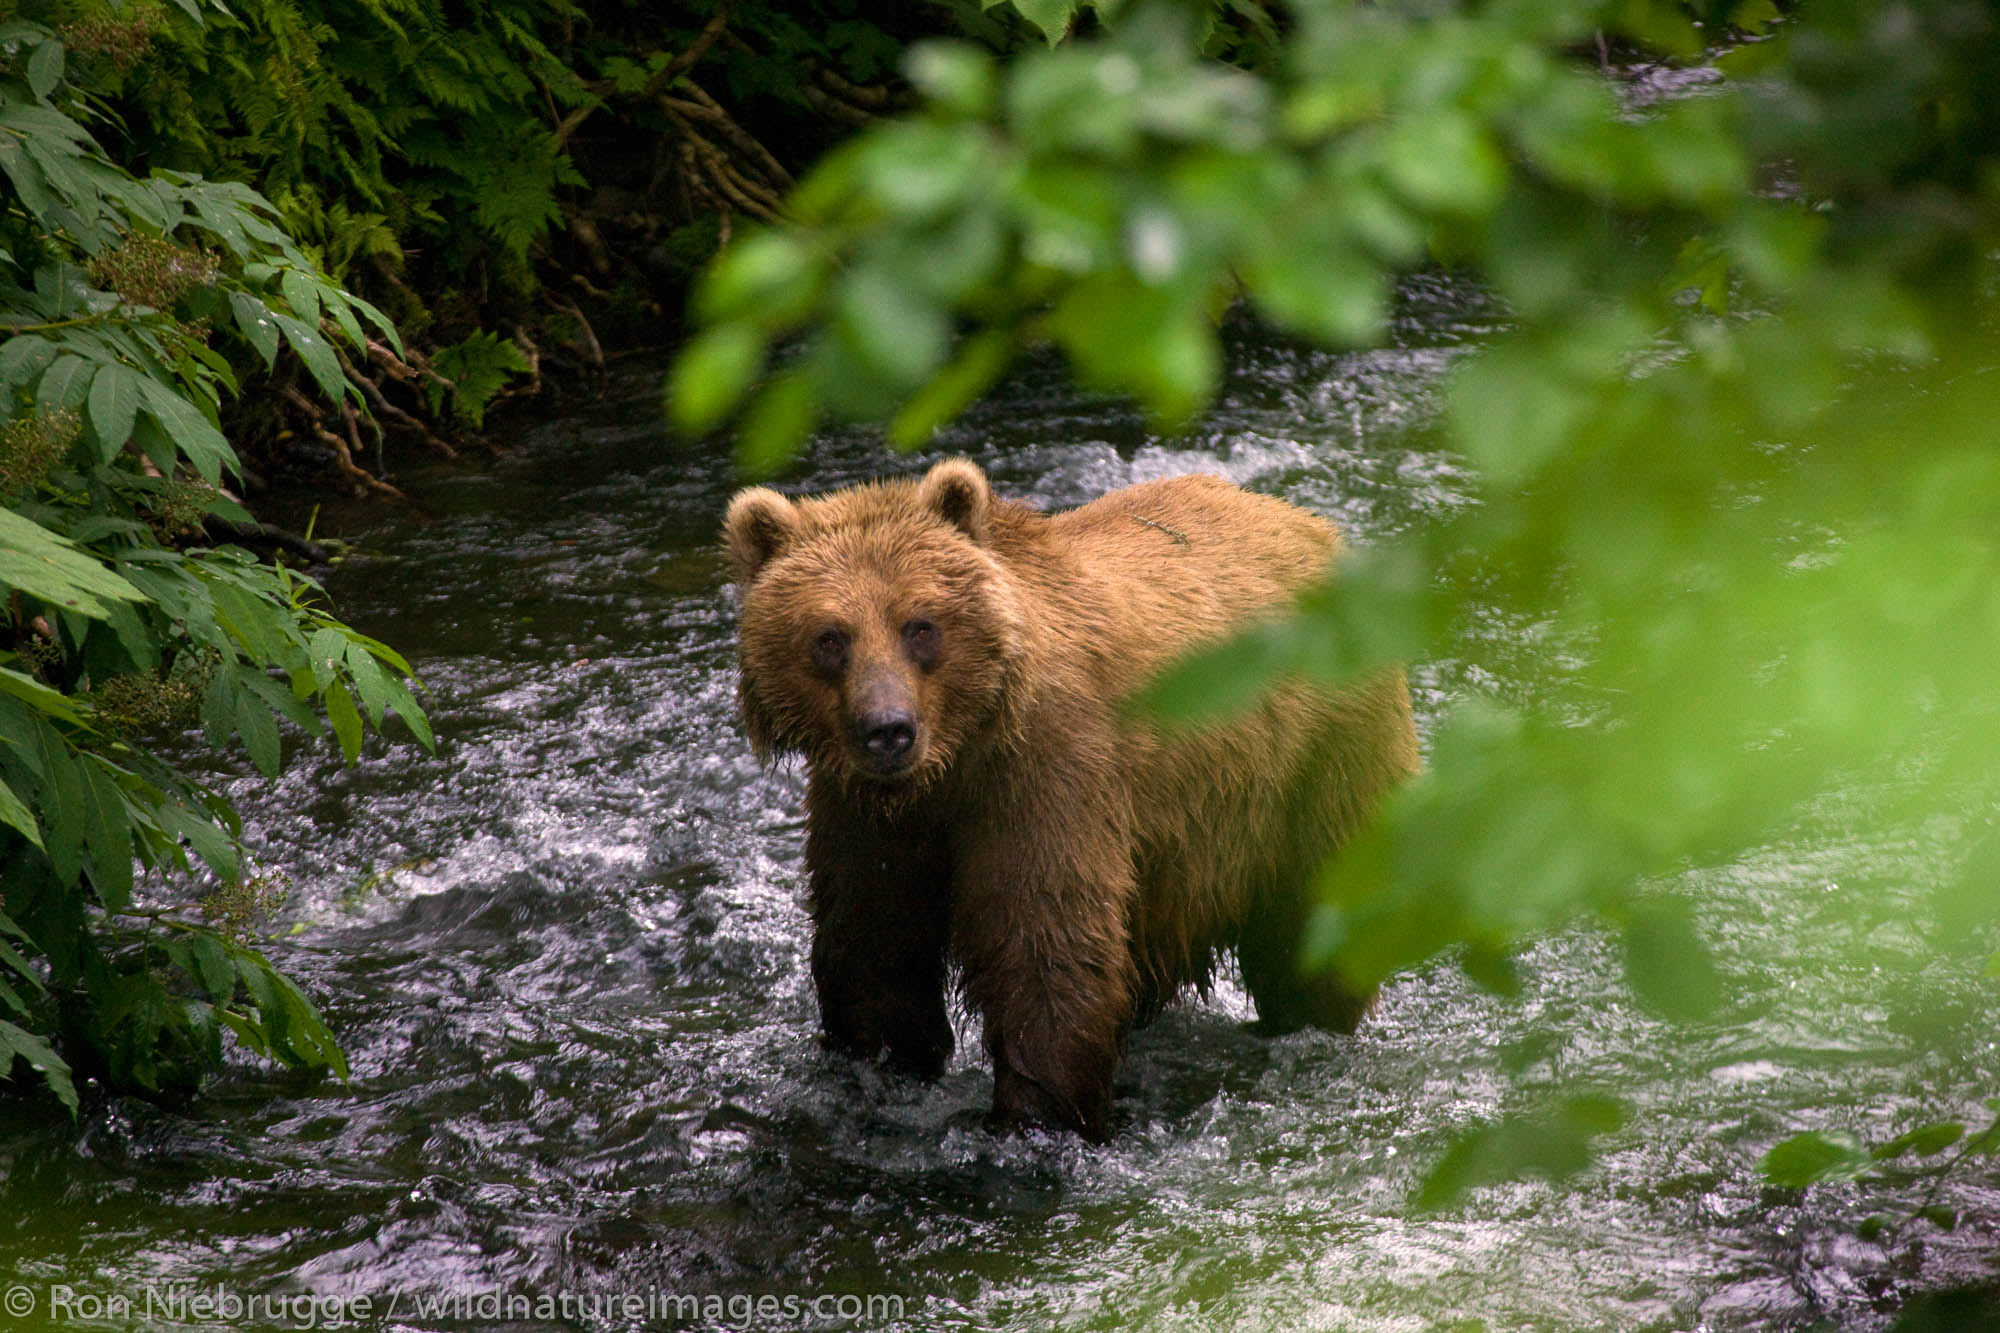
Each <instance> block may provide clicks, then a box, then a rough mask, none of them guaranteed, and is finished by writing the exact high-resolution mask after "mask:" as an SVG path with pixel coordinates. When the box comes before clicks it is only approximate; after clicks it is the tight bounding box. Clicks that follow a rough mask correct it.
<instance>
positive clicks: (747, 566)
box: [723, 459, 1022, 796]
mask: <svg viewBox="0 0 2000 1333" xmlns="http://www.w3.org/2000/svg"><path fill="white" fill-rule="evenodd" d="M996 518H997V514H996V502H995V500H994V498H993V492H992V489H991V487H990V486H989V485H988V484H987V481H986V474H985V473H983V472H981V471H980V470H979V468H978V467H977V466H975V465H974V464H972V463H970V462H967V461H966V460H964V459H948V460H946V461H944V462H942V463H939V464H937V465H936V466H935V467H933V468H932V469H931V470H930V472H929V473H927V474H926V475H925V476H924V478H923V479H922V480H921V481H890V482H881V483H876V484H873V485H867V486H858V487H855V488H853V489H851V490H845V491H839V492H836V493H834V494H832V495H828V496H825V497H822V498H819V499H808V500H798V501H794V500H791V499H789V498H787V497H785V496H783V495H780V494H779V493H778V492H776V491H773V490H770V489H767V488H765V487H761V486H759V487H753V488H751V489H749V490H746V491H742V492H740V493H739V494H738V495H737V496H736V498H735V499H734V500H733V501H731V502H730V505H729V516H728V518H727V520H726V521H725V523H724V528H723V541H724V545H725V546H726V547H727V549H728V552H729V557H730V560H731V562H732V563H733V564H734V566H735V571H736V581H737V585H738V587H739V588H740V589H741V590H742V594H743V624H742V637H741V654H742V675H741V688H740V698H741V702H742V708H743V720H744V724H745V727H746V728H747V729H748V731H749V734H750V741H751V744H752V746H753V747H754V748H755V749H756V751H757V753H758V755H759V757H760V758H768V757H770V756H771V755H772V754H774V753H776V754H785V753H800V754H803V755H805V756H806V759H807V762H808V763H809V764H811V765H812V767H813V769H814V771H815V773H816V774H819V775H822V776H825V777H830V778H838V779H841V780H844V781H846V782H848V783H854V782H860V783H868V784H873V785H874V786H875V787H877V788H879V789H880V790H881V791H882V792H883V794H884V795H885V796H886V795H887V794H888V793H889V792H891V791H901V792H911V791H916V790H920V789H922V788H923V787H925V786H927V785H929V784H930V783H931V782H933V781H935V780H936V779H937V778H938V777H939V776H941V775H942V774H944V773H945V772H947V771H949V770H950V768H951V766H952V764H953V762H954V760H955V759H956V758H957V757H958V756H959V754H960V753H961V751H962V750H963V748H964V747H965V746H966V744H967V743H968V742H970V741H972V740H973V739H974V738H975V737H978V736H980V735H981V734H982V733H983V732H985V731H987V729H988V728H990V727H992V726H993V725H994V724H995V722H996V720H997V719H998V718H999V717H1000V715H1001V713H1002V710H1003V708H1004V707H1005V704H1006V701H1007V698H1008V693H1009V688H1010V682H1011V679H1012V677H1013V674H1014V670H1015V666H1016V663H1017V661H1018V659H1019V657H1020V653H1021V638H1022V623H1021V619H1020V612H1019V610H1018V607H1017V605H1016V600H1015V595H1014V588H1013V583H1012V580H1011V579H1010V578H1009V577H1008V575H1007V572H1006V570H1005V568H1004V567H1003V566H1002V564H1001V563H1000V562H999V561H998V560H996V559H995V558H994V555H993V552H992V550H991V549H990V547H989V545H988V539H989V536H990V534H991V529H992V525H993V524H994V522H995V521H996Z"/></svg>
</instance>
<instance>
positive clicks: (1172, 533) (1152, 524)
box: [1129, 514, 1193, 546]
mask: <svg viewBox="0 0 2000 1333" xmlns="http://www.w3.org/2000/svg"><path fill="white" fill-rule="evenodd" d="M1129 517H1130V518H1131V520H1132V521H1133V522H1134V523H1144V524H1145V525H1146V526H1147V527H1149V528H1157V529H1158V530H1159V531H1161V532H1164V533H1166V534H1167V535H1168V536H1169V537H1172V538H1173V539H1174V545H1176V546H1191V545H1193V543H1192V542H1190V541H1188V536H1187V534H1186V533H1185V532H1182V531H1181V530H1180V529H1179V528H1170V527H1168V526H1167V525H1166V524H1164V523H1162V522H1160V521H1159V520H1158V519H1151V518H1147V517H1146V516H1145V515H1144V514H1132V515H1130V516H1129Z"/></svg>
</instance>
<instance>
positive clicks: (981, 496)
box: [917, 458, 993, 542]
mask: <svg viewBox="0 0 2000 1333" xmlns="http://www.w3.org/2000/svg"><path fill="white" fill-rule="evenodd" d="M917 499H918V500H920V501H922V503H923V506H924V508H926V509H929V510H930V511H931V512H932V513H935V514H936V515H938V516H939V517H940V518H942V519H943V520H944V521H945V522H947V523H949V524H951V525H952V526H953V527H955V528H957V529H958V530H959V531H960V532H963V533H964V534H965V535H966V536H968V537H970V538H972V540H974V541H976V542H981V541H985V540H986V516H987V514H988V513H989V512H990V511H991V510H992V508H993V488H992V486H990V485H988V484H987V481H986V474H985V473H984V472H981V471H980V470H979V465H978V464H977V463H974V462H972V461H971V460H970V459H965V458H947V459H945V460H944V462H942V463H939V464H938V465H937V466H936V467H933V468H932V469H931V470H930V471H929V472H927V473H925V474H924V479H923V481H922V483H921V484H920V485H919V486H918V487H917Z"/></svg>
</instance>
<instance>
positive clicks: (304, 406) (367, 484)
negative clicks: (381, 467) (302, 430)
mask: <svg viewBox="0 0 2000 1333" xmlns="http://www.w3.org/2000/svg"><path fill="white" fill-rule="evenodd" d="M285 399H286V401H288V402H290V403H291V405H292V406H293V407H295V408H297V409H298V410H299V412H300V414H301V415H302V416H303V417H304V418H305V421H306V425H307V427H308V428H309V429H310V430H311V431H312V433H313V436H314V437H315V438H316V439H318V440H319V442H320V443H321V444H324V445H325V446H326V447H327V448H329V449H331V450H332V451H333V462H334V466H335V467H336V468H338V469H339V471H340V474H341V475H342V476H343V477H345V478H347V480H348V481H349V482H351V483H353V485H354V488H355V493H356V494H367V493H369V492H373V493H374V494H376V495H386V496H389V497H390V498H392V499H396V500H401V501H402V502H403V503H405V504H408V503H409V502H410V497H409V496H407V495H405V494H404V493H403V492H402V491H401V490H399V489H397V488H396V487H394V486H391V485H390V484H389V483H388V482H386V481H383V480H382V479H381V478H380V477H378V476H376V475H375V474H374V473H372V472H370V471H368V469H366V468H364V467H362V466H361V465H360V464H359V463H357V462H355V461H354V452H355V449H356V448H358V447H359V446H360V443H361V437H360V433H359V430H358V428H357V427H356V426H355V423H354V415H355V413H354V409H353V407H352V406H351V405H350V406H347V407H345V409H344V410H345V412H346V416H347V425H348V429H349V431H350V432H353V439H352V440H351V441H350V440H349V439H348V438H347V437H345V436H342V435H339V434H337V433H335V432H334V431H332V430H329V429H327V425H326V421H325V418H324V416H323V414H322V411H321V409H320V407H319V406H318V405H317V404H316V403H314V402H313V401H312V400H311V399H310V398H307V397H306V396H305V395H304V394H302V393H300V392H299V390H298V386H297V385H287V386H286V387H285Z"/></svg>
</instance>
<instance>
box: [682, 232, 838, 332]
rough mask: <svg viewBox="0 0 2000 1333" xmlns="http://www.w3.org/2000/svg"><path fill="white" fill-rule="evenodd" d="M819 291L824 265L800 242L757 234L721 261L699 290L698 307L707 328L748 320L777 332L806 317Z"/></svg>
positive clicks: (735, 244) (741, 241)
mask: <svg viewBox="0 0 2000 1333" xmlns="http://www.w3.org/2000/svg"><path fill="white" fill-rule="evenodd" d="M818 287H819V269H818V265H817V264H815V262H814V259H813V255H812V252H811V251H809V250H808V249H807V248H806V246H805V245H804V244H803V243H802V242H801V241H800V240H799V239H798V238H797V237H795V236H792V235H790V234H788V233H785V232H780V231H760V232H752V233H750V234H748V235H745V236H742V237H739V238H738V239H737V240H736V241H735V242H733V243H732V244H731V245H730V246H729V248H728V249H726V250H724V251H723V252H722V253H721V254H720V255H718V256H716V260H715V263H714V264H713V265H712V266H711V267H710V268H709V270H708V272H707V273H705V274H703V275H702V280H701V283H700V285H698V286H697V287H696V288H695V295H694V308H695V313H696V315H697V317H698V318H699V319H700V320H701V322H702V323H704V324H711V325H714V324H721V323H723V322H725V321H728V320H736V319H744V320H750V321H752V322H755V323H757V324H759V325H761V326H762V327H763V328H764V329H765V331H766V332H770V333H774V332H777V331H779V330H782V329H785V328H788V327H790V326H792V325H793V324H796V323H797V322H798V321H799V320H800V319H802V318H803V317H804V316H805V313H806V312H807V311H808V310H810V309H811V308H812V306H813V303H814V302H815V301H816V300H817V299H818Z"/></svg>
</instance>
